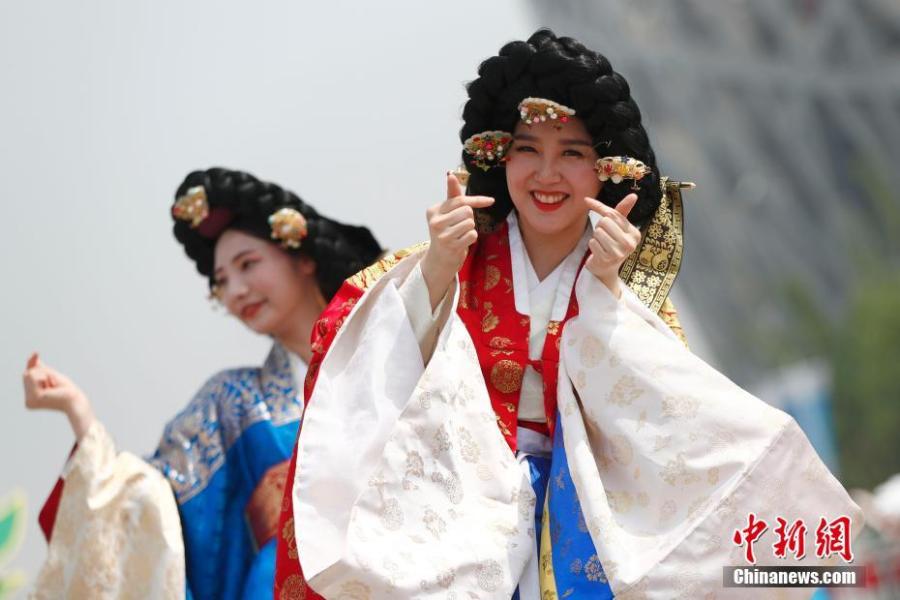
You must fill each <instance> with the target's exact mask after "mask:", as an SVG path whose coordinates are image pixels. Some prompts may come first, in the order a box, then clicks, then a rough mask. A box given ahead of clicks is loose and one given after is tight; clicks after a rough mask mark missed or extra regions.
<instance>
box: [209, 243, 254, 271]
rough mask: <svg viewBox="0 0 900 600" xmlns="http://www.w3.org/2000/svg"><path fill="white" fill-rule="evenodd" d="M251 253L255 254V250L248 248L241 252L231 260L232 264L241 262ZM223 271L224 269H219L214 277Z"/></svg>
mask: <svg viewBox="0 0 900 600" xmlns="http://www.w3.org/2000/svg"><path fill="white" fill-rule="evenodd" d="M251 252H253V249H251V248H248V249H247V250H241V251H240V252H238V253H237V254H235V255H234V256H233V257H232V258H231V262H232V263H236V262H237V261H239V260H241V258H243V257H244V256H246V255H247V254H250V253H251ZM221 270H222V267H219V268H218V269H216V270H215V271H213V275H216V274H218V273H219V271H221Z"/></svg>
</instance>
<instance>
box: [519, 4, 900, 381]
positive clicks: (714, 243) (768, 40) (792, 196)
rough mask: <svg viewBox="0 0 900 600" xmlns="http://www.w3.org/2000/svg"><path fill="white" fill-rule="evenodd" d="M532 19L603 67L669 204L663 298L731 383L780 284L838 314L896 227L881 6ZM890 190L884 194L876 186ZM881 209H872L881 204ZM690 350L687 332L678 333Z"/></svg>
mask: <svg viewBox="0 0 900 600" xmlns="http://www.w3.org/2000/svg"><path fill="white" fill-rule="evenodd" d="M531 7H532V10H533V12H534V17H535V18H534V21H535V23H538V24H540V25H543V26H548V27H550V28H552V29H553V30H554V31H555V32H556V33H557V34H560V35H571V36H573V37H576V38H578V39H580V40H582V41H583V42H584V43H585V44H586V45H588V46H589V47H591V48H595V49H597V50H599V51H600V52H602V53H604V54H605V55H606V56H607V57H609V59H610V61H611V62H612V64H613V67H614V68H615V69H616V70H617V71H619V72H621V73H622V74H623V75H625V77H626V78H627V79H628V81H629V83H630V84H631V88H632V93H633V95H634V97H635V98H636V100H637V102H638V104H639V105H640V107H641V110H642V112H643V115H644V119H645V122H646V125H647V129H648V131H649V133H650V135H651V141H652V143H653V145H654V148H655V149H656V152H657V157H658V161H659V165H660V168H661V169H662V171H663V173H664V174H666V175H669V176H671V177H672V178H673V179H676V180H687V181H695V182H697V184H698V187H697V189H696V190H695V191H687V192H685V194H684V209H685V235H686V243H685V258H684V264H683V267H682V271H681V275H680V276H679V282H678V283H677V284H676V286H675V289H676V292H677V293H678V294H679V297H680V298H682V299H683V301H686V302H687V303H688V304H689V306H690V308H691V309H692V312H693V313H694V314H696V315H701V316H702V321H700V325H702V327H703V335H704V337H705V338H706V340H707V343H708V344H709V346H710V349H711V350H712V352H713V353H714V354H715V356H714V358H715V360H716V362H717V363H718V364H719V365H720V366H722V367H723V368H724V369H725V370H726V372H728V373H729V375H731V376H732V377H734V378H736V379H737V380H738V381H739V382H744V383H749V382H753V381H755V380H756V379H757V378H758V377H759V376H760V375H761V374H762V373H763V372H764V370H765V369H766V367H768V366H770V364H769V363H770V358H769V357H768V356H767V352H768V350H767V348H766V344H765V340H764V339H760V338H762V337H764V336H766V335H768V332H770V331H778V330H779V328H782V329H783V326H787V325H789V324H790V318H789V316H788V315H789V310H788V306H787V303H788V300H787V295H786V294H785V293H784V289H785V287H786V286H788V285H794V286H799V287H802V288H803V289H805V290H807V291H808V293H810V294H812V295H814V296H815V297H816V300H817V303H819V304H820V305H821V307H822V308H823V310H824V312H825V314H827V315H831V316H832V317H834V316H836V315H838V314H840V312H841V308H842V306H843V305H844V302H845V301H846V296H847V294H848V292H849V290H850V289H852V286H853V278H854V273H855V271H856V269H857V267H858V264H859V263H858V261H859V260H860V256H859V255H860V254H861V253H865V252H877V251H878V247H879V246H878V244H879V236H882V235H884V232H886V231H887V229H886V228H883V227H882V225H883V222H884V219H886V218H890V215H896V214H897V205H898V204H900V202H898V196H897V192H896V186H895V185H894V184H893V182H892V181H891V180H892V179H895V175H894V173H896V172H898V171H900V167H898V165H897V163H898V161H900V3H898V2H896V1H895V0H858V1H852V2H848V1H845V0H827V1H826V0H821V1H818V0H794V1H793V2H788V1H785V0H753V1H749V0H747V1H728V2H725V1H722V2H709V1H706V0H680V1H665V2H662V1H660V2H651V1H647V0H629V1H628V2H621V1H620V0H615V1H601V0H569V1H566V2H543V1H539V0H538V1H533V2H531ZM892 187H893V188H894V189H892ZM885 202H887V203H894V206H893V207H891V206H884V203H885ZM687 333H688V335H689V338H690V331H688V332H687Z"/></svg>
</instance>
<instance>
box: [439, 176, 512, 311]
mask: <svg viewBox="0 0 900 600" xmlns="http://www.w3.org/2000/svg"><path fill="white" fill-rule="evenodd" d="M493 203H494V199H493V198H489V197H487V196H466V195H465V192H464V191H463V188H462V185H461V184H460V183H459V179H457V178H456V175H454V174H453V173H448V174H447V199H446V200H444V201H443V202H441V203H440V204H435V205H434V206H432V207H431V208H429V209H428V210H427V211H426V212H425V215H426V217H427V218H428V233H429V236H430V238H431V243H430V244H429V246H428V250H427V251H426V252H425V258H423V259H422V276H423V278H424V279H425V285H426V286H427V287H428V296H429V299H430V300H431V309H432V310H434V309H435V308H437V305H438V304H440V302H441V299H442V298H443V297H444V294H446V293H447V289H448V288H449V287H450V284H451V283H452V282H453V279H454V278H455V277H456V274H457V273H458V272H459V269H460V268H461V267H462V265H463V262H465V260H466V253H467V252H468V251H469V246H471V245H472V244H474V243H475V240H477V239H478V232H477V231H476V229H475V211H474V209H476V208H485V207H487V206H490V205H491V204H493Z"/></svg>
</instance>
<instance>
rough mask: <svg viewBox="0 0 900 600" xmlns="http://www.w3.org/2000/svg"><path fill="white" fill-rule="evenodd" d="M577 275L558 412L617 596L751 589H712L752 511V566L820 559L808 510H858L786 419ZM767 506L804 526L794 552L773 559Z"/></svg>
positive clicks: (657, 323)
mask: <svg viewBox="0 0 900 600" xmlns="http://www.w3.org/2000/svg"><path fill="white" fill-rule="evenodd" d="M576 285H577V287H576V294H577V296H578V301H579V307H580V311H579V315H578V316H577V317H575V318H574V319H572V320H571V321H569V322H568V323H567V324H566V328H565V330H564V331H563V339H562V344H561V353H562V356H561V360H560V371H561V372H560V380H559V381H560V383H559V388H558V401H559V410H560V412H561V415H562V421H563V429H564V430H565V437H564V443H565V449H566V455H567V457H568V460H569V467H570V470H571V472H572V479H573V482H574V483H575V488H576V490H577V492H578V497H579V499H580V500H581V506H582V510H583V511H584V517H585V522H586V524H587V526H588V531H589V532H590V533H591V537H592V539H593V541H594V545H595V547H596V548H597V553H598V555H599V557H600V560H601V563H602V564H603V568H604V570H605V571H606V574H607V577H608V578H609V582H610V585H611V587H612V588H613V591H614V592H615V593H616V597H617V598H622V599H628V598H666V599H674V598H704V597H717V598H718V597H722V598H725V597H727V598H758V597H760V596H759V592H760V589H759V588H743V589H736V588H729V589H724V588H723V587H722V567H723V566H726V565H728V566H747V562H746V561H745V559H744V556H743V552H744V550H743V548H741V547H739V546H737V545H735V544H734V543H733V542H732V541H731V536H732V534H733V532H734V531H735V530H737V529H740V528H743V527H746V526H747V518H748V514H749V513H750V512H753V513H755V514H756V515H757V516H758V517H759V518H761V519H764V520H766V521H767V522H768V523H769V524H770V526H769V530H768V536H767V537H764V538H763V539H761V540H760V541H758V542H757V543H756V545H755V548H756V557H757V564H759V565H764V564H779V565H782V566H800V565H820V566H821V565H824V564H828V563H825V562H822V561H820V560H818V559H817V558H816V556H815V536H814V535H810V533H812V534H814V531H815V528H816V525H817V523H818V521H819V518H820V517H821V516H826V517H827V518H828V519H829V520H831V519H834V518H836V517H839V516H842V515H847V516H850V517H851V518H852V523H853V530H855V531H857V532H858V531H859V530H861V528H862V514H861V511H860V510H859V508H858V507H857V506H856V505H855V504H854V503H853V502H852V501H851V500H850V497H849V496H848V495H847V493H846V492H845V491H844V489H843V487H842V486H841V484H840V483H839V482H838V481H837V480H836V479H835V478H834V477H833V476H832V475H831V474H830V473H829V472H828V470H827V468H826V467H825V465H824V464H823V463H822V462H821V460H820V459H819V457H818V455H817V454H816V452H815V451H814V450H813V448H812V446H811V445H810V443H809V441H808V440H807V439H806V436H805V435H804V434H803V432H802V431H801V430H800V428H799V427H798V426H797V424H796V422H795V421H794V420H793V419H792V418H791V417H790V416H788V415H786V414H785V413H783V412H781V411H779V410H776V409H775V408H772V407H771V406H769V405H767V404H766V403H764V402H762V401H761V400H758V399H757V398H755V397H753V396H751V395H750V394H748V393H747V392H745V391H744V390H742V389H741V388H740V387H738V386H737V385H735V384H734V383H732V382H731V381H730V380H728V379H727V378H726V377H725V376H723V375H722V374H721V373H718V372H717V371H715V370H714V369H713V368H712V367H710V366H709V365H707V364H706V363H704V362H703V361H702V360H700V359H699V358H698V357H697V356H695V355H694V354H692V353H691V352H689V351H688V350H687V349H686V348H685V347H684V345H683V344H682V343H681V342H680V341H678V340H677V339H676V338H675V336H673V335H671V333H670V332H669V331H668V328H667V327H666V326H665V324H664V323H663V322H662V320H660V319H659V317H657V316H656V315H655V314H653V313H652V312H650V311H649V310H648V309H646V308H645V307H644V306H643V304H641V303H640V301H638V300H637V298H635V297H634V296H633V295H632V294H631V292H630V291H629V290H627V289H626V290H625V291H624V292H623V293H624V296H623V299H622V300H621V301H617V300H616V299H614V297H613V296H612V294H611V293H610V292H609V291H608V290H607V288H606V287H605V286H604V285H603V284H601V283H600V282H599V281H598V280H597V279H596V278H594V277H592V276H590V274H589V273H587V272H583V273H582V275H581V277H580V278H579V281H578V283H577V284H576ZM776 516H783V517H784V518H786V519H788V520H789V521H791V522H792V521H793V520H795V519H798V518H802V519H804V521H805V523H806V524H807V527H808V528H809V530H810V531H809V532H808V534H807V537H808V539H807V555H806V558H805V559H803V560H802V561H796V560H793V559H789V560H787V561H785V560H783V559H777V558H775V557H774V554H773V550H772V543H773V541H774V535H773V533H772V530H773V529H774V528H775V525H776V523H775V518H776ZM770 591H771V592H773V593H772V594H770V595H771V597H773V598H774V597H785V598H797V597H808V596H809V595H810V593H811V590H810V589H796V588H795V589H792V590H786V589H782V590H777V591H776V590H766V593H767V594H769V592H770ZM776 592H777V593H776ZM767 597H769V596H767Z"/></svg>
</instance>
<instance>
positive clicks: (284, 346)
mask: <svg viewBox="0 0 900 600" xmlns="http://www.w3.org/2000/svg"><path fill="white" fill-rule="evenodd" d="M175 198H176V200H175V203H174V205H173V207H172V215H173V218H174V221H175V225H174V232H175V237H176V238H177V239H178V241H179V242H180V243H181V244H182V245H183V246H184V249H185V252H186V253H187V255H188V256H189V257H190V258H191V259H192V260H193V261H194V263H195V264H196V266H197V270H198V271H199V272H200V273H201V274H202V275H204V276H205V277H206V278H207V279H208V281H209V286H210V291H211V292H212V294H213V295H214V296H215V297H216V298H217V299H218V301H219V302H221V303H222V305H223V306H224V307H225V308H226V309H227V310H228V312H229V313H230V314H232V315H233V316H235V317H237V318H239V319H240V320H241V321H243V322H244V324H246V325H247V327H249V328H250V329H251V330H253V331H254V332H256V333H260V334H265V335H268V336H271V337H272V338H273V339H274V345H273V347H272V350H271V351H270V353H269V356H268V358H267V359H266V361H265V363H264V364H263V365H262V367H259V368H242V369H229V370H226V371H223V372H221V373H219V374H217V375H215V376H214V377H212V378H211V379H210V380H209V381H208V382H207V383H206V384H205V385H204V386H203V387H202V388H201V389H200V391H199V392H198V393H197V395H196V396H195V397H194V399H193V400H192V401H191V402H190V403H189V404H188V406H187V408H185V409H184V410H183V411H182V412H181V413H180V414H179V415H177V416H176V417H175V418H174V419H173V420H172V421H170V422H169V423H168V424H167V425H166V427H165V430H164V433H163V436H162V439H161V441H160V444H159V447H158V448H157V450H156V452H155V453H154V454H153V456H152V457H151V458H150V459H149V460H148V462H147V463H145V462H143V461H141V460H140V459H138V458H137V457H134V456H132V455H130V454H127V453H121V454H117V453H116V451H115V448H114V446H113V443H112V441H111V440H110V437H109V435H108V434H107V433H106V432H105V430H104V428H103V426H102V425H101V423H100V422H99V421H98V420H97V419H96V418H94V416H93V411H92V410H91V406H90V402H89V401H88V400H87V397H86V396H85V395H84V393H82V392H81V391H80V390H79V389H78V387H77V386H76V385H75V384H73V383H72V382H71V381H70V380H69V379H68V378H66V377H65V376H64V375H62V374H60V373H58V372H57V371H55V370H53V369H51V368H50V367H48V366H46V365H44V364H42V363H41V362H40V360H39V358H38V357H37V355H34V356H32V357H31V359H30V360H29V362H28V367H27V370H26V373H25V389H26V405H27V406H28V407H29V408H50V409H55V410H59V411H61V412H64V413H65V414H66V415H67V416H68V417H69V421H70V423H71V425H72V428H73V430H74V432H75V435H76V438H77V440H78V443H77V448H76V450H75V451H74V452H73V455H72V457H71V458H70V461H69V464H68V465H67V468H66V474H65V475H64V477H63V478H62V479H61V480H60V482H59V483H58V484H57V487H56V489H55V490H54V492H53V494H52V495H51V498H50V500H48V503H47V505H46V506H45V508H44V510H43V511H42V514H41V517H42V518H41V524H42V526H43V527H44V530H45V534H46V535H47V537H48V540H49V541H50V548H49V551H48V558H47V562H46V564H45V566H44V568H43V570H42V571H41V574H40V575H39V577H38V581H37V592H38V595H39V596H48V597H49V596H58V595H63V594H65V593H68V594H72V595H73V596H76V597H113V596H115V597H120V596H127V595H129V594H132V593H134V594H136V595H138V596H141V597H157V596H165V597H182V596H184V595H185V593H186V594H187V595H188V596H189V597H195V598H213V597H214V598H257V597H258V598H268V597H270V596H271V590H272V585H273V577H274V568H275V540H274V536H275V527H276V525H277V518H278V514H279V509H280V503H281V492H282V489H283V487H284V479H285V473H286V470H287V466H288V463H287V459H288V458H289V456H290V453H291V449H292V446H293V442H294V440H295V438H296V434H297V429H298V425H299V422H300V417H301V414H302V410H303V397H302V391H301V387H300V383H301V382H302V381H303V380H304V377H305V375H306V365H307V363H308V362H309V359H310V356H311V353H312V349H311V348H310V341H309V340H310V335H311V331H312V327H313V324H314V322H315V320H316V318H317V316H318V314H319V313H320V312H321V310H322V309H323V308H324V307H325V305H326V304H327V301H328V300H330V299H331V298H332V297H333V296H334V294H335V293H336V292H337V290H338V288H339V287H340V286H341V284H342V283H343V281H344V280H345V279H346V278H347V277H348V276H350V275H352V274H353V273H355V272H357V271H359V270H360V269H362V268H363V267H364V266H366V265H368V264H369V263H371V262H372V261H374V260H375V259H376V258H378V256H379V255H380V254H381V248H380V246H379V245H378V242H377V241H376V240H375V238H374V237H373V236H372V234H371V233H370V232H369V230H368V229H366V228H365V227H355V226H350V225H344V224H342V223H339V222H337V221H334V220H332V219H329V218H327V217H325V216H323V215H321V214H319V213H318V212H317V211H316V210H315V209H314V208H313V207H312V206H310V205H309V204H307V203H305V202H304V201H303V200H301V199H300V198H299V197H298V196H297V195H296V194H294V193H293V192H291V191H289V190H285V189H283V188H281V187H279V186H278V185H275V184H273V183H268V182H264V181H260V180H259V179H257V178H256V177H254V176H253V175H250V174H249V173H245V172H242V171H232V170H227V169H219V168H216V169H209V170H207V171H195V172H193V173H190V174H189V175H188V176H187V177H186V178H185V180H184V182H183V183H182V184H181V185H180V186H179V187H178V190H177V191H176V193H175ZM148 463H149V464H148ZM173 492H174V502H173ZM51 534H52V535H51ZM185 590H186V592H185Z"/></svg>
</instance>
